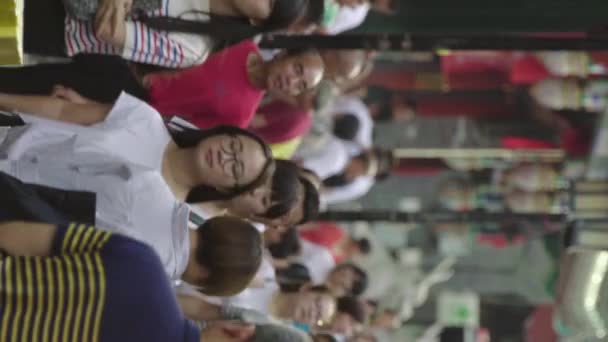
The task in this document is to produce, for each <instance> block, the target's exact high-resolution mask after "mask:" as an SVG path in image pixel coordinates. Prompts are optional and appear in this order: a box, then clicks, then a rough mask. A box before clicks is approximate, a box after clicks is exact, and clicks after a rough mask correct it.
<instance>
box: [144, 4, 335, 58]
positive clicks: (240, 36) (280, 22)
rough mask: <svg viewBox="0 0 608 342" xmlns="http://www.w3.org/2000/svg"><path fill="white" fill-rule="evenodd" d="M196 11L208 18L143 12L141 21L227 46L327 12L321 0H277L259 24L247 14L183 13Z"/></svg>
mask: <svg viewBox="0 0 608 342" xmlns="http://www.w3.org/2000/svg"><path fill="white" fill-rule="evenodd" d="M193 13H195V14H196V13H198V14H205V15H207V16H209V20H188V19H182V18H179V17H167V16H158V17H151V16H145V15H141V17H140V18H139V21H141V22H143V23H144V24H145V25H147V26H148V27H151V28H154V29H157V30H160V31H168V32H182V33H193V34H202V35H206V36H209V37H210V38H212V39H213V40H215V41H216V44H217V45H219V46H223V47H226V46H227V45H230V44H235V43H238V42H240V41H243V40H246V39H251V38H253V37H255V36H256V35H258V34H261V33H266V32H272V31H277V30H282V29H286V28H288V27H289V26H290V25H292V24H294V23H296V22H297V21H299V20H301V19H304V20H305V21H306V22H309V23H311V24H312V23H319V22H321V20H322V17H323V14H324V5H323V1H322V0H274V2H273V7H272V9H271V11H270V14H269V16H268V18H266V19H264V20H263V21H262V22H261V23H260V24H259V25H253V24H252V23H251V22H250V20H249V18H247V17H234V16H223V15H216V14H211V13H208V12H203V11H187V12H185V13H184V14H183V15H185V14H193ZM183 15H182V16H183Z"/></svg>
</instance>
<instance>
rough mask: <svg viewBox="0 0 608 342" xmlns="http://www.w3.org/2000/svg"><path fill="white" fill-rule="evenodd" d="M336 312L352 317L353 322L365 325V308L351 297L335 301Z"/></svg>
mask: <svg viewBox="0 0 608 342" xmlns="http://www.w3.org/2000/svg"><path fill="white" fill-rule="evenodd" d="M336 303H337V311H338V312H340V313H344V314H347V315H349V316H350V317H352V318H353V319H354V320H355V321H357V322H359V323H361V324H365V321H367V317H366V316H367V315H366V314H365V306H364V305H363V302H361V301H360V300H359V299H357V298H356V297H353V296H345V297H340V298H338V300H337V302H336Z"/></svg>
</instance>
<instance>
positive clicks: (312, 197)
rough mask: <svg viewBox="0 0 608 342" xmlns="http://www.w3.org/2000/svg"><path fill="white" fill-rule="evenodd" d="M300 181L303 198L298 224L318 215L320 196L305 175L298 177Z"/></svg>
mask: <svg viewBox="0 0 608 342" xmlns="http://www.w3.org/2000/svg"><path fill="white" fill-rule="evenodd" d="M300 182H301V183H302V186H303V188H304V199H303V200H302V203H303V204H302V205H303V208H302V219H301V220H300V222H298V224H304V223H306V222H309V221H312V220H314V219H316V218H317V216H319V207H320V203H321V200H320V196H319V191H318V190H317V188H316V187H315V185H314V184H313V183H312V182H311V181H310V180H309V179H308V178H306V177H300Z"/></svg>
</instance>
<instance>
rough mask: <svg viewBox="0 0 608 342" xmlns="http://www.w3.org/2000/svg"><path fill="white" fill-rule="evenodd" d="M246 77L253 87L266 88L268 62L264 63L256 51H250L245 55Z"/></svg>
mask: <svg viewBox="0 0 608 342" xmlns="http://www.w3.org/2000/svg"><path fill="white" fill-rule="evenodd" d="M247 77H248V78H249V82H251V84H252V85H253V86H254V87H256V88H258V89H266V78H267V77H268V64H267V63H265V62H264V61H263V60H262V57H261V56H260V55H258V54H257V53H251V54H249V56H247Z"/></svg>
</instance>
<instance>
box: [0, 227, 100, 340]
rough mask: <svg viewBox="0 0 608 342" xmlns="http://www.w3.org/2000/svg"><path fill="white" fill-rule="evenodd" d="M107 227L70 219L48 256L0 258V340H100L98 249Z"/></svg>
mask: <svg viewBox="0 0 608 342" xmlns="http://www.w3.org/2000/svg"><path fill="white" fill-rule="evenodd" d="M110 236H111V233H109V232H106V231H103V230H98V229H95V227H91V226H86V225H81V224H71V225H69V227H68V228H67V229H64V230H61V232H60V233H59V232H58V236H57V238H56V241H55V244H54V246H55V248H54V255H53V256H50V257H14V256H3V257H1V258H0V341H2V342H5V341H6V342H16V341H23V342H25V341H27V342H31V341H43V342H68V341H73V342H81V341H99V336H100V325H101V319H102V314H103V310H104V303H105V297H106V274H105V270H104V265H103V263H102V258H101V251H102V249H103V247H104V245H105V244H106V243H107V242H108V239H109V238H110Z"/></svg>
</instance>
